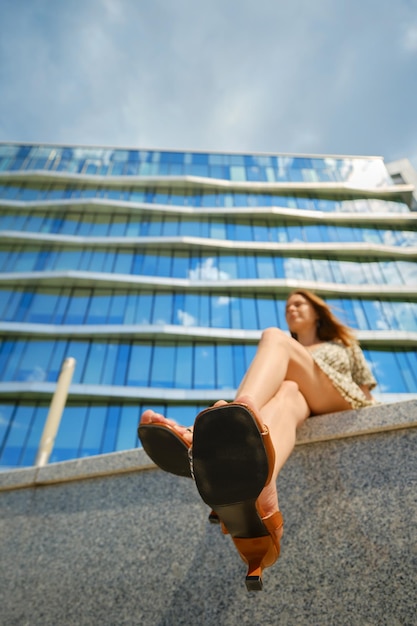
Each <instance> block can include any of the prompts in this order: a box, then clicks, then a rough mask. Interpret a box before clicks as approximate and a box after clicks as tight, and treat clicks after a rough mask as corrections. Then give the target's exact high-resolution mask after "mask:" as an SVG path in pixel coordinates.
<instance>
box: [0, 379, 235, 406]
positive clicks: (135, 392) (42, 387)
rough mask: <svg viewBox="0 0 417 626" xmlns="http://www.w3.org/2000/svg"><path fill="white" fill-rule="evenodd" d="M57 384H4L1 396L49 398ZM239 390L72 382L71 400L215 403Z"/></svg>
mask: <svg viewBox="0 0 417 626" xmlns="http://www.w3.org/2000/svg"><path fill="white" fill-rule="evenodd" d="M55 388H56V384H55V383H49V382H48V383H46V382H38V381H28V382H8V383H0V398H8V397H10V398H13V399H16V397H17V396H18V397H20V398H23V397H24V398H36V399H39V400H42V399H45V398H49V397H50V396H51V395H52V394H53V393H54V391H55ZM234 394H235V389H171V388H166V387H161V388H159V387H122V386H111V385H88V384H86V385H82V384H72V385H71V386H70V388H69V393H68V400H69V401H70V400H75V401H78V400H85V401H87V400H96V401H99V400H113V399H114V400H128V401H129V400H135V401H137V402H142V401H148V400H153V401H155V402H185V403H199V402H215V401H216V400H219V399H220V398H223V399H225V400H232V399H233V398H234Z"/></svg>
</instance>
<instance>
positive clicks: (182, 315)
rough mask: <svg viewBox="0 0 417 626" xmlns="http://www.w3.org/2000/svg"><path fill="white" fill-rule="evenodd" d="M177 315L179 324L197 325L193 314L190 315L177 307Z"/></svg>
mask: <svg viewBox="0 0 417 626" xmlns="http://www.w3.org/2000/svg"><path fill="white" fill-rule="evenodd" d="M177 316H178V319H179V321H180V324H181V326H197V320H196V318H195V317H194V316H193V315H190V313H187V312H186V311H182V310H181V309H178V312H177Z"/></svg>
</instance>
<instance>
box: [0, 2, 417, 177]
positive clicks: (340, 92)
mask: <svg viewBox="0 0 417 626" xmlns="http://www.w3.org/2000/svg"><path fill="white" fill-rule="evenodd" d="M0 141H19V142H41V143H42V142H45V143H60V144H82V145H97V146H120V147H132V148H137V147H139V148H147V149H152V148H155V149H163V148H166V149H178V150H215V151H217V150H218V151H238V152H279V153H301V154H348V155H357V154H360V155H371V156H373V155H380V156H383V157H384V158H385V160H386V161H387V162H389V161H392V160H396V159H399V158H409V159H410V160H411V161H412V163H413V165H414V166H415V167H417V0H291V1H288V0H287V1H284V0H205V1H201V0H0Z"/></svg>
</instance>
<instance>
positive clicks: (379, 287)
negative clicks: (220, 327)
mask: <svg viewBox="0 0 417 626" xmlns="http://www.w3.org/2000/svg"><path fill="white" fill-rule="evenodd" d="M2 284H3V285H7V286H8V285H9V284H11V285H13V286H14V285H20V286H22V287H29V288H33V287H35V286H37V285H46V286H54V287H55V286H56V287H72V286H83V287H89V288H98V289H120V290H124V291H125V290H126V291H129V290H137V288H138V287H146V288H150V289H152V288H155V289H158V291H164V290H165V291H177V290H186V291H191V292H201V293H205V292H207V291H209V292H212V293H214V292H224V291H227V290H233V291H238V292H241V293H247V292H249V293H265V292H274V293H275V294H277V295H279V294H282V295H284V296H285V295H288V292H289V291H291V290H293V289H310V290H311V291H316V292H318V293H320V294H321V295H323V296H338V297H343V296H346V297H349V296H362V297H364V298H367V299H368V300H369V299H371V298H373V297H382V298H395V299H403V298H410V299H415V298H417V285H386V284H369V283H366V284H360V285H357V284H352V285H348V284H338V283H327V282H321V281H309V280H295V279H286V278H270V279H260V278H252V279H245V278H242V279H236V280H219V279H215V280H191V279H188V278H159V277H157V276H136V275H132V274H112V273H104V272H85V271H81V270H64V271H40V272H5V273H3V274H2V273H0V286H1V285H2Z"/></svg>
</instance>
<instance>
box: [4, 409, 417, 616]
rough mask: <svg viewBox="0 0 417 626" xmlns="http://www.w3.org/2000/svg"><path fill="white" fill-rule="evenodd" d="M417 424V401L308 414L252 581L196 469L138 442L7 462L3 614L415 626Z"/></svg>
mask: <svg viewBox="0 0 417 626" xmlns="http://www.w3.org/2000/svg"><path fill="white" fill-rule="evenodd" d="M416 425H417V402H416V401H410V402H406V403H400V404H393V405H382V406H379V407H375V408H371V409H363V410H362V411H349V412H347V413H340V414H334V415H330V416H320V417H316V418H312V419H310V420H309V422H308V423H307V424H306V425H305V426H304V427H303V429H302V430H301V431H300V433H299V438H298V445H297V447H296V449H295V451H294V453H293V455H292V457H291V458H290V460H289V461H288V463H287V465H286V467H285V468H284V470H283V472H282V473H281V475H280V478H279V482H278V485H279V490H280V502H281V508H282V511H283V514H284V519H285V536H284V539H283V541H282V555H281V557H280V559H279V561H278V562H277V563H276V564H275V565H274V566H273V567H272V568H270V569H267V570H266V571H265V573H264V590H263V591H262V592H257V593H254V592H253V593H248V592H247V591H246V587H245V584H244V577H245V573H246V570H245V565H244V564H243V562H242V561H240V559H239V557H238V555H237V553H236V552H235V550H234V547H233V544H232V542H231V540H230V537H227V536H224V535H222V534H221V532H220V530H219V527H218V526H213V525H210V524H209V523H208V522H207V514H208V509H207V507H206V506H205V505H204V503H202V502H201V500H200V499H199V497H198V494H197V492H196V490H195V487H194V484H193V483H192V481H191V480H189V479H186V478H177V477H174V476H170V475H168V474H165V473H163V472H162V471H160V470H159V469H155V468H154V466H153V465H152V464H151V463H150V461H149V459H148V458H147V457H146V455H145V453H144V452H143V450H134V451H129V452H125V453H117V454H109V455H105V456H102V457H94V458H90V459H83V460H79V461H71V462H66V463H57V464H52V465H49V466H47V467H45V468H41V469H35V468H29V469H23V470H15V471H8V472H3V473H1V474H0V490H1V491H0V516H1V521H0V533H1V534H0V536H1V548H0V554H1V568H0V623H1V624H2V625H4V626H12V625H19V626H21V625H30V626H37V625H42V626H48V625H51V626H59V625H74V626H83V625H88V626H91V625H95V624H100V625H112V626H119V625H122V624H129V625H130V624H131V625H136V624H137V625H143V626H147V625H158V626H177V625H179V624H190V625H194V624H207V625H211V624H213V625H214V624H216V625H235V624H256V625H258V624H265V625H270V624H272V625H275V624H279V625H281V624H282V625H287V624H288V625H291V626H304V625H306V626H307V625H308V626H312V625H318V626H327V625H329V626H339V625H340V626H356V625H357V626H383V625H385V624H386V625H388V624H389V625H390V626H412V625H414V624H416V622H417V617H416V616H417V612H416V597H417V549H416V546H417V540H416V535H417V533H416V530H417V528H416V526H417V524H416V521H417V502H416V500H417V498H416V473H417V472H416V454H415V451H416V435H417V430H416V428H415V426H416Z"/></svg>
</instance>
